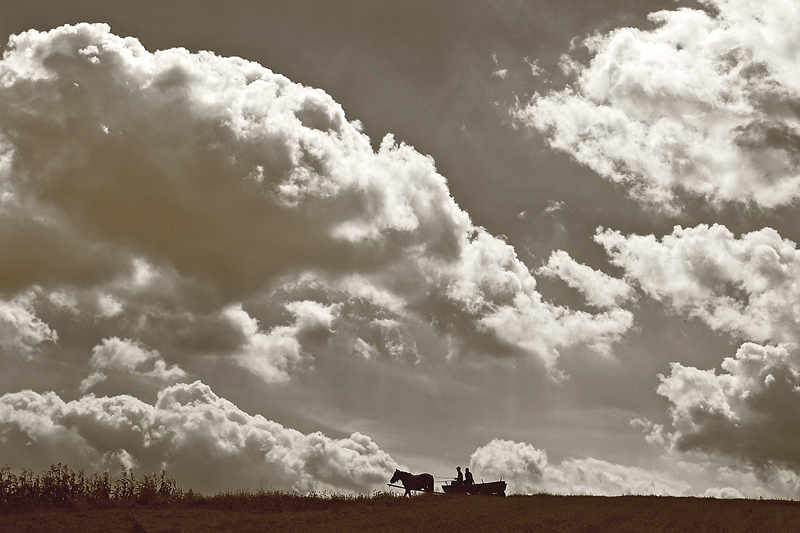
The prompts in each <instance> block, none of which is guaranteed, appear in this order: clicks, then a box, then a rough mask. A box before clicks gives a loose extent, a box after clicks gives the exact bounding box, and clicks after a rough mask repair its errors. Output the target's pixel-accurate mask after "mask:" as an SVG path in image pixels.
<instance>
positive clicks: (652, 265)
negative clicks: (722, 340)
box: [595, 224, 800, 342]
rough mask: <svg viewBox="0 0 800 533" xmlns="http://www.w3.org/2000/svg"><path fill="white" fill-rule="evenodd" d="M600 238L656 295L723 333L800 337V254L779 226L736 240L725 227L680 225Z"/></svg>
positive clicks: (630, 274)
mask: <svg viewBox="0 0 800 533" xmlns="http://www.w3.org/2000/svg"><path fill="white" fill-rule="evenodd" d="M595 240H596V241H597V242H598V243H600V244H601V245H602V246H603V247H605V249H606V252H607V253H608V254H609V256H610V259H611V262H612V263H614V264H615V265H618V266H620V267H622V268H624V269H625V276H626V278H627V279H629V280H631V281H635V282H636V283H637V284H638V285H639V287H641V289H642V290H643V291H644V292H645V293H647V294H648V295H649V296H651V297H652V298H655V299H656V300H659V301H662V302H665V303H666V304H668V305H670V306H671V307H672V308H673V309H674V310H676V311H678V312H684V313H688V314H689V315H691V316H695V317H698V318H700V319H701V320H703V321H704V322H706V323H707V324H708V325H709V326H710V327H712V328H713V329H715V330H721V331H727V332H729V333H731V334H733V335H735V336H737V337H740V338H744V339H746V340H752V341H757V342H797V341H798V339H800V336H799V335H800V326H798V324H800V305H799V304H798V302H800V283H798V281H800V252H798V250H797V246H796V245H795V243H793V242H791V241H789V240H786V239H782V238H781V237H780V235H779V234H778V233H777V232H776V231H775V230H773V229H771V228H764V229H761V230H758V231H753V232H750V233H746V234H744V235H742V236H741V237H740V238H736V237H735V236H734V235H733V234H732V233H731V232H730V231H729V230H728V229H727V228H726V227H725V226H721V225H718V224H714V225H713V226H710V227H709V226H707V225H699V226H697V227H695V228H682V227H680V226H676V227H675V229H674V230H673V232H672V234H670V235H666V236H664V237H663V238H662V239H660V240H659V239H656V237H655V236H653V235H646V236H640V235H628V236H624V235H622V234H621V233H619V232H617V231H611V230H606V231H601V232H599V233H597V234H596V235H595Z"/></svg>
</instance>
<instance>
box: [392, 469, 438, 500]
mask: <svg viewBox="0 0 800 533" xmlns="http://www.w3.org/2000/svg"><path fill="white" fill-rule="evenodd" d="M396 481H401V482H402V483H403V488H405V489H406V492H405V494H403V496H411V491H412V490H419V491H422V492H433V476H432V475H430V474H427V473H426V474H409V473H408V472H403V471H402V470H395V471H394V475H393V476H392V479H391V480H390V481H389V484H392V483H394V482H396Z"/></svg>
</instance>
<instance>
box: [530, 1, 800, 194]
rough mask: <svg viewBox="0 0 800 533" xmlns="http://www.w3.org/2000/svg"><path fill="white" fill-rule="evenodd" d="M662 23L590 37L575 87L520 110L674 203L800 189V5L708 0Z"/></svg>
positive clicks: (584, 155) (665, 14)
mask: <svg viewBox="0 0 800 533" xmlns="http://www.w3.org/2000/svg"><path fill="white" fill-rule="evenodd" d="M701 2H702V3H703V4H705V7H706V9H704V10H700V9H685V8H684V9H679V10H676V11H659V12H657V13H653V14H651V15H650V20H652V21H653V22H655V23H657V27H656V28H655V29H653V30H639V29H635V28H620V29H616V30H614V31H612V32H610V33H608V34H606V35H595V36H592V37H589V38H588V39H586V40H585V41H584V43H583V44H584V46H586V47H587V48H588V50H589V52H590V54H591V55H592V59H591V61H590V62H589V63H588V65H581V64H579V63H578V62H577V61H576V60H574V59H572V58H571V57H570V56H565V58H564V61H563V62H562V63H563V64H564V65H567V66H568V68H567V70H568V71H569V72H570V73H572V74H574V75H575V80H574V83H573V84H572V86H570V87H568V88H566V89H564V90H561V91H554V92H551V93H549V94H545V95H539V94H537V95H536V96H534V98H533V99H532V100H531V102H530V103H529V104H528V105H526V106H524V107H521V108H519V109H517V111H516V115H517V118H518V119H519V120H520V121H521V122H522V123H523V124H525V125H527V126H528V127H530V128H532V129H535V130H537V131H539V132H541V133H543V134H544V135H545V136H546V137H547V139H548V141H549V143H550V145H551V146H552V147H554V148H556V149H558V150H562V151H564V152H566V153H568V154H570V155H571V156H573V157H574V158H575V159H576V160H577V161H578V162H580V163H582V164H584V165H586V166H588V167H590V168H591V169H593V170H594V171H595V172H597V173H598V174H599V175H601V176H602V177H604V178H606V179H609V180H612V181H614V182H618V183H623V184H625V185H627V186H628V187H629V188H630V190H631V192H632V193H633V194H634V195H635V196H637V197H638V198H640V199H642V200H644V201H645V202H648V203H651V204H655V205H660V206H661V207H663V208H666V209H674V208H675V207H676V206H677V202H676V193H677V192H681V191H686V192H688V193H690V194H692V195H696V196H702V197H704V198H706V199H708V200H710V201H712V202H719V201H728V202H753V203H755V204H757V205H759V206H763V207H774V206H778V205H783V204H788V203H791V202H793V201H794V200H795V199H797V198H798V196H799V195H800V119H798V115H797V106H798V104H800V76H798V74H797V69H796V62H797V57H798V53H800V12H799V11H798V10H797V8H796V6H795V4H794V3H793V2H792V0H775V1H770V2H753V1H751V0H701Z"/></svg>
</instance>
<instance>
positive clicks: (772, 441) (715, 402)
mask: <svg viewBox="0 0 800 533" xmlns="http://www.w3.org/2000/svg"><path fill="white" fill-rule="evenodd" d="M720 366H721V368H722V372H721V373H719V374H717V372H716V370H715V369H709V370H700V369H697V368H694V367H690V366H684V365H682V364H680V363H672V371H671V373H670V375H668V376H660V378H661V384H660V385H659V386H658V389H657V391H658V393H659V394H660V395H662V396H664V397H666V398H667V399H668V400H669V401H670V404H671V405H670V409H669V413H670V417H671V421H672V427H673V429H674V431H672V432H667V433H666V437H667V438H668V439H669V445H670V446H671V447H672V448H674V449H676V450H678V451H681V452H689V451H696V452H702V453H706V454H710V455H722V456H727V457H731V458H734V459H736V460H737V461H742V462H744V463H745V464H749V465H752V466H754V467H756V468H757V469H761V470H770V469H773V468H788V469H790V470H793V471H794V472H796V473H800V454H799V453H798V450H799V449H800V422H798V420H800V401H799V399H800V357H799V356H798V353H797V348H796V347H795V346H785V345H778V346H761V345H758V344H754V343H745V344H743V345H742V346H741V347H740V348H739V350H738V351H737V352H736V356H735V357H727V358H725V360H724V361H723V362H722V364H721V365H720Z"/></svg>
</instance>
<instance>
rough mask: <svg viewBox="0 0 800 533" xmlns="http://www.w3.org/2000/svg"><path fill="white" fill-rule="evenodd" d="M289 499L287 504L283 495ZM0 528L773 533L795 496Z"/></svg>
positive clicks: (114, 514)
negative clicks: (708, 532) (788, 498)
mask: <svg viewBox="0 0 800 533" xmlns="http://www.w3.org/2000/svg"><path fill="white" fill-rule="evenodd" d="M291 499H296V500H297V501H289V500H291ZM0 531H3V532H9V533H13V532H42V533H45V532H47V533H57V532H70V533H71V532H75V533H78V532H82V533H101V532H111V531H118V532H138V533H143V532H148V533H178V532H180V533H190V532H192V533H195V532H197V533H205V532H209V533H210V532H223V531H225V532H227V531H230V532H236V533H248V532H267V531H270V532H272V531H276V532H277V531H285V532H293V531H297V532H316V531H319V532H327V533H330V532H354V531H381V532H407V531H417V532H427V531H430V532H434V531H435V532H447V533H453V532H456V531H457V532H467V533H469V532H481V533H482V532H494V531H497V532H514V531H542V532H545V531H548V532H549V531H553V532H584V533H585V532H601V531H603V532H605V531H613V532H625V531H647V532H660V531H663V532H666V531H674V532H678V531H683V532H687V533H688V532H692V533H694V532H700V531H713V532H739V531H741V532H747V533H753V532H781V531H800V503H797V502H785V501H759V500H713V499H705V498H663V497H653V496H621V497H615V498H603V497H591V496H551V495H533V496H509V497H507V498H498V497H486V496H444V495H422V496H416V497H413V498H407V499H403V498H400V497H397V496H391V495H381V494H376V495H373V496H372V497H365V498H357V499H348V498H339V499H336V498H334V499H331V498H319V497H301V496H291V495H283V496H282V495H278V494H272V495H270V494H264V495H249V496H241V495H240V496H235V495H233V496H230V497H228V498H225V497H216V498H210V499H208V500H198V502H195V504H194V505H186V504H180V503H175V504H167V505H157V504H151V505H141V504H133V505H118V504H114V505H111V506H108V507H106V508H102V507H88V506H66V507H57V508H28V509H19V510H6V512H5V513H3V514H0Z"/></svg>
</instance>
